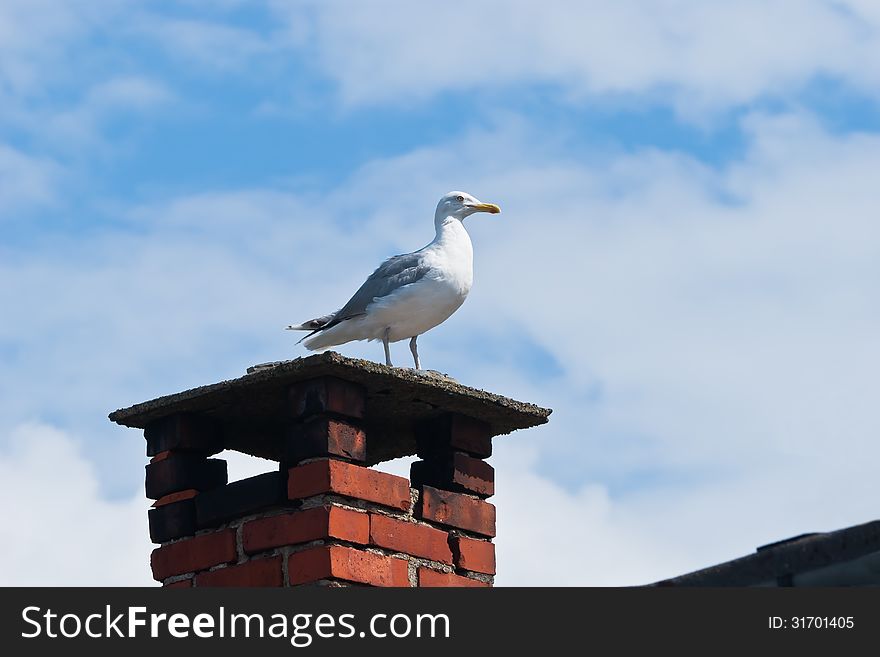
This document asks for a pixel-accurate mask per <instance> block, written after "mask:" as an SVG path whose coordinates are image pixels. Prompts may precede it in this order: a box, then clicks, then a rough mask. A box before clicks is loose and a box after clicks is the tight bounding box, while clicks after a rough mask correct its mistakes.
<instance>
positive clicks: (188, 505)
mask: <svg viewBox="0 0 880 657" xmlns="http://www.w3.org/2000/svg"><path fill="white" fill-rule="evenodd" d="M148 516H149V522H150V540H151V541H153V543H167V542H168V541H173V540H174V539H176V538H183V537H184V536H192V535H193V534H195V533H196V507H195V501H194V500H192V499H188V500H180V501H178V502H171V503H169V504H163V505H162V506H159V507H156V508H155V509H150V511H149V513H148Z"/></svg>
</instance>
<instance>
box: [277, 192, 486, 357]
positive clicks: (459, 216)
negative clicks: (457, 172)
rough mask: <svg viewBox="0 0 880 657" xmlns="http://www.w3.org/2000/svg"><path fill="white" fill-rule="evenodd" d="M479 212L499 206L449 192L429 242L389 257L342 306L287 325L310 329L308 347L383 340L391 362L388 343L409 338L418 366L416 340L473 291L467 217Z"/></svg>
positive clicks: (298, 329) (306, 339) (442, 199)
mask: <svg viewBox="0 0 880 657" xmlns="http://www.w3.org/2000/svg"><path fill="white" fill-rule="evenodd" d="M475 212H491V213H492V214H497V213H498V212H501V208H499V207H498V206H497V205H494V204H492V203H482V202H480V201H478V200H477V199H476V198H474V197H473V196H471V195H470V194H467V193H466V192H449V193H448V194H446V195H445V196H444V197H443V198H441V199H440V203H438V204H437V211H436V212H435V213H434V228H435V230H436V235H435V236H434V239H433V241H432V242H431V243H430V244H428V245H427V246H425V247H423V248H421V249H419V250H418V251H415V252H414V253H406V254H403V255H396V256H392V257H391V258H388V260H386V261H385V262H383V263H382V264H381V265H379V268H378V269H376V271H374V272H373V273H372V274H371V275H370V277H369V278H368V279H367V280H366V281H364V284H363V285H361V287H360V289H359V290H358V291H357V292H355V293H354V296H353V297H352V298H351V299H349V301H348V303H347V304H345V305H344V306H343V307H342V308H341V309H340V310H337V311H336V312H334V313H330V314H329V315H324V316H323V317H318V318H316V319H310V320H309V321H307V322H303V323H302V324H297V325H295V326H288V327H287V328H288V329H290V330H294V331H311V333H309V334H308V335H307V336H305V337H304V338H303V339H302V340H300V342H303V341H304V342H305V347H306V349H310V350H317V349H326V348H328V347H333V346H335V345H340V344H345V343H346V342H351V341H353V340H381V341H382V343H383V344H384V346H385V364H386V365H388V366H389V367H390V366H391V350H390V348H389V346H388V345H389V344H390V343H392V342H399V341H400V340H405V339H407V338H409V348H410V351H411V352H412V355H413V362H414V363H415V366H416V369H417V370H420V369H421V364H420V363H419V352H418V349H417V347H416V339H417V338H418V337H419V336H420V335H421V334H422V333H425V332H426V331H429V330H431V329H432V328H434V327H435V326H437V325H439V324H442V323H443V322H445V321H446V320H447V319H449V317H450V316H451V315H452V313H454V312H455V311H456V310H458V308H459V307H460V306H461V304H462V303H464V300H465V299H466V298H467V295H468V292H470V290H471V285H472V284H473V280H474V249H473V246H472V245H471V238H470V236H468V233H467V230H465V228H464V220H465V219H466V218H467V217H469V216H470V215H472V214H474V213H475Z"/></svg>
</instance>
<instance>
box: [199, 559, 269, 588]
mask: <svg viewBox="0 0 880 657" xmlns="http://www.w3.org/2000/svg"><path fill="white" fill-rule="evenodd" d="M283 585H284V573H283V572H282V570H281V557H272V558H270V559H254V560H253V561H248V562H245V563H242V564H238V565H236V566H227V567H226V568H218V569H217V570H211V571H208V572H206V573H199V574H198V575H196V586H249V587H267V586H283Z"/></svg>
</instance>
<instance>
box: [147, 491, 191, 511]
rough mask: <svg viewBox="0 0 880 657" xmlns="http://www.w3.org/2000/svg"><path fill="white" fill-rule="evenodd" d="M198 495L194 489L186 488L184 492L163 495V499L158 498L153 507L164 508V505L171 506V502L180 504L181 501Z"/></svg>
mask: <svg viewBox="0 0 880 657" xmlns="http://www.w3.org/2000/svg"><path fill="white" fill-rule="evenodd" d="M198 494H199V491H197V490H196V489H195V488H187V489H186V490H182V491H179V492H177V493H170V494H168V495H165V496H164V497H160V498H159V499H158V500H156V501H155V502H153V506H154V507H155V508H158V507H160V506H165V505H166V504H171V503H172V502H180V501H181V500H189V499H192V498H194V497H195V496H196V495H198Z"/></svg>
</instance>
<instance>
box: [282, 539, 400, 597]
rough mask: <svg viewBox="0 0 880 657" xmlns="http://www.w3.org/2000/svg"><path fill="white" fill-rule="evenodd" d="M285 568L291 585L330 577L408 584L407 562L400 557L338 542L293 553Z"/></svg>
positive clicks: (388, 583)
mask: <svg viewBox="0 0 880 657" xmlns="http://www.w3.org/2000/svg"><path fill="white" fill-rule="evenodd" d="M287 571H288V576H289V578H290V583H291V584H292V585H296V584H305V583H308V582H315V581H318V580H321V579H328V578H333V579H342V580H346V581H349V582H358V583H361V584H370V585H371V586H395V587H408V586H409V574H408V565H407V562H406V561H405V560H404V559H398V558H396V557H386V556H384V555H381V554H374V553H372V552H366V551H364V550H358V549H356V548H351V547H345V546H342V545H322V546H320V547H316V548H310V549H308V550H303V551H302V552H294V553H293V554H291V555H290V558H289V561H288V565H287Z"/></svg>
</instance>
